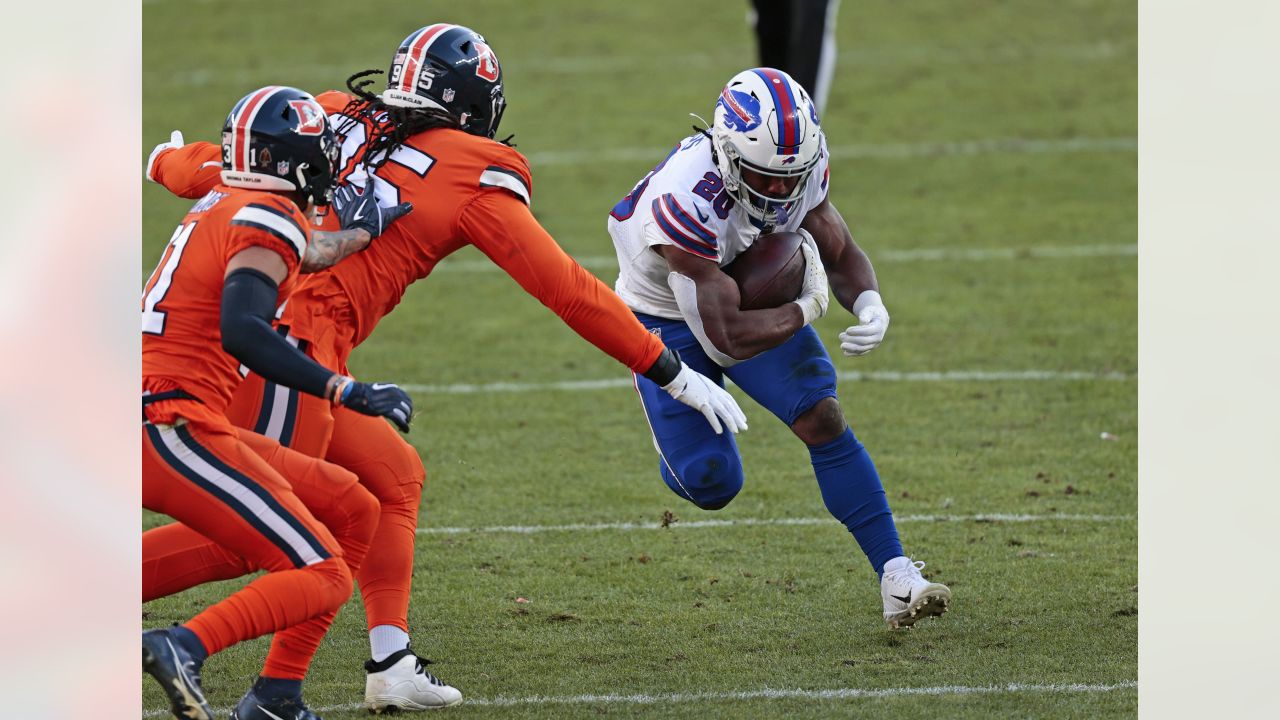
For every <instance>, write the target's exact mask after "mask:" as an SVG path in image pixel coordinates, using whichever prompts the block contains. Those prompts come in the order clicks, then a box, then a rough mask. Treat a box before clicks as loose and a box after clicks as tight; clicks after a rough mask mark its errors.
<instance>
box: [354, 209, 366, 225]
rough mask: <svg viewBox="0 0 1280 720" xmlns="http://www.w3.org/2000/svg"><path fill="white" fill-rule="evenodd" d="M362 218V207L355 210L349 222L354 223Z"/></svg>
mask: <svg viewBox="0 0 1280 720" xmlns="http://www.w3.org/2000/svg"><path fill="white" fill-rule="evenodd" d="M363 217H364V207H359V208H356V214H355V215H352V216H351V222H355V221H357V220H359V219H361V218H363Z"/></svg>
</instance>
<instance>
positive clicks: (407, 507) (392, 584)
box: [142, 341, 426, 677]
mask: <svg viewBox="0 0 1280 720" xmlns="http://www.w3.org/2000/svg"><path fill="white" fill-rule="evenodd" d="M299 346H300V348H301V349H302V350H303V351H304V352H306V353H307V354H308V355H310V356H311V357H312V358H313V359H315V360H316V361H317V362H319V363H320V364H322V365H324V366H325V367H330V368H338V369H339V371H340V372H345V359H346V354H347V352H346V351H342V350H334V349H332V348H333V344H332V343H326V342H322V343H320V344H319V346H323V347H328V348H330V349H328V350H326V351H317V350H316V349H314V348H313V346H310V345H308V344H307V343H306V342H305V341H303V342H302V343H300V344H299ZM227 417H228V419H229V420H230V421H231V422H232V423H234V424H236V425H237V426H239V427H242V428H246V429H249V430H254V431H256V432H260V433H262V434H264V435H266V436H267V437H268V438H271V439H273V440H277V441H279V442H280V444H282V445H285V446H287V447H288V448H289V449H291V450H295V451H297V452H299V453H302V454H305V455H309V456H311V457H316V458H324V459H325V460H326V461H328V462H330V463H333V464H335V465H338V466H340V467H342V468H345V469H346V470H349V471H351V472H352V473H355V476H356V478H357V479H358V480H359V483H360V485H361V486H363V487H364V488H365V489H367V490H368V491H369V492H370V493H372V494H373V496H374V497H375V498H376V499H377V500H378V503H379V505H380V509H379V521H378V524H377V531H376V532H375V534H374V536H373V540H372V542H371V543H370V546H369V553H368V555H367V556H366V557H365V559H364V562H363V563H362V564H360V565H359V567H358V570H356V579H357V580H358V581H359V587H360V593H361V595H362V597H363V600H364V606H365V615H366V621H367V622H368V627H375V626H377V625H394V626H396V627H398V628H400V629H402V630H404V631H406V632H408V630H409V622H408V614H409V594H410V588H411V580H412V576H413V548H414V541H415V539H416V536H417V527H418V512H419V508H420V505H421V502H422V488H423V483H424V481H425V478H426V470H425V469H424V468H423V465H422V459H421V458H420V457H419V456H418V452H417V451H416V450H414V448H413V446H411V445H410V444H409V443H408V442H406V441H405V440H404V439H403V438H402V437H401V436H400V434H399V433H397V432H396V430H395V428H393V427H392V426H391V425H390V424H389V423H388V422H387V421H386V420H383V419H382V418H378V417H369V416H366V415H361V414H360V413H357V412H355V411H352V410H348V409H346V408H343V407H333V406H332V405H330V404H329V402H327V401H325V400H322V399H320V398H317V397H313V396H311V395H307V394H305V393H300V392H298V391H296V390H291V389H289V388H285V387H282V386H279V385H276V384H275V383H270V382H267V381H265V380H263V379H262V378H261V377H259V376H258V375H256V374H253V373H250V374H249V376H248V377H247V378H245V380H244V382H242V383H241V384H240V387H239V388H237V390H236V392H235V395H234V397H233V399H232V402H231V406H230V407H229V408H228V409H227ZM308 500H309V498H308ZM313 509H314V508H313ZM317 516H318V517H321V519H322V520H323V521H324V522H325V523H326V524H328V522H329V521H328V520H326V519H325V518H324V517H323V516H321V515H320V513H319V512H317ZM153 540H154V541H153V542H149V543H144V545H143V548H142V561H143V583H144V595H145V594H146V593H148V592H151V593H153V594H152V595H151V597H161V596H163V595H169V594H172V593H175V592H178V591H179V590H182V589H184V588H187V587H192V586H194V585H198V584H201V583H204V582H209V581H212V580H219V579H225V578H228V577H239V576H240V575H242V574H244V572H245V571H246V570H245V568H244V561H243V560H241V559H240V558H238V557H236V556H234V555H232V554H230V553H227V552H225V551H224V550H223V549H222V548H220V547H219V546H218V545H217V543H214V542H211V541H205V542H201V541H199V539H197V538H193V537H191V536H190V535H187V534H183V533H179V532H178V531H176V530H175V531H172V532H171V533H169V534H166V535H163V536H157V537H154V538H153ZM159 563H164V564H165V571H164V573H163V575H164V576H165V577H166V578H167V581H166V584H165V585H160V584H158V583H156V584H153V585H152V586H151V587H150V588H148V587H146V585H147V583H148V578H149V577H155V576H158V575H160V573H158V572H156V570H155V567H156V566H157V565H158V564H159ZM273 677H274V676H273Z"/></svg>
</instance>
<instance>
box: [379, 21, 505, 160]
mask: <svg viewBox="0 0 1280 720" xmlns="http://www.w3.org/2000/svg"><path fill="white" fill-rule="evenodd" d="M381 98H382V102H383V104H384V105H387V106H389V107H400V108H409V109H418V110H439V111H442V112H444V113H446V114H447V115H450V116H451V117H453V118H455V119H456V120H457V121H458V125H459V126H460V127H461V128H462V129H463V130H464V131H465V132H468V133H471V134H472V135H480V136H483V137H487V138H492V137H493V135H494V133H496V132H497V131H498V123H499V122H500V121H501V120H502V111H503V110H504V109H505V108H506V106H507V101H506V99H505V98H504V97H503V96H502V66H501V65H499V64H498V56H497V55H495V54H494V52H493V49H492V48H490V47H489V45H488V43H486V42H485V40H484V38H483V37H481V35H480V34H479V33H477V32H475V31H474V30H471V29H470V28H465V27H462V26H461V25H449V24H447V23H438V24H436V25H428V26H427V27H424V28H421V29H419V30H416V31H414V32H413V34H411V35H410V36H409V37H407V38H405V39H404V42H402V43H400V48H399V49H398V50H396V54H395V57H394V58H392V59H391V73H390V75H389V76H388V78H387V89H386V90H384V91H383V92H382V95H381Z"/></svg>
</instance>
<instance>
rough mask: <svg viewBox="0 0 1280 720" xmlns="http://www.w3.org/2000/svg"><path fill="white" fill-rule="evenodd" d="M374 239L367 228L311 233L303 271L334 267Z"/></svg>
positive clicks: (310, 271)
mask: <svg viewBox="0 0 1280 720" xmlns="http://www.w3.org/2000/svg"><path fill="white" fill-rule="evenodd" d="M372 239H373V238H372V237H370V235H369V233H368V231H365V230H339V231H337V232H325V231H324V230H316V231H314V232H312V233H311V242H310V243H308V244H307V252H306V254H305V255H304V256H303V258H302V270H301V271H302V272H304V273H313V272H319V271H321V270H324V269H326V268H330V267H333V266H334V265H336V264H338V262H339V261H341V260H342V259H343V258H345V257H347V256H348V255H351V254H353V253H357V252H360V251H361V250H363V249H365V247H366V246H368V244H369V241H370V240H372Z"/></svg>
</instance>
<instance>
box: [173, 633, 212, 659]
mask: <svg viewBox="0 0 1280 720" xmlns="http://www.w3.org/2000/svg"><path fill="white" fill-rule="evenodd" d="M169 634H170V635H172V636H173V639H174V640H177V641H178V644H179V645H181V646H182V647H183V649H185V650H186V651H187V652H189V653H191V657H193V658H195V661H196V662H197V663H203V662H204V661H205V660H207V659H208V658H209V651H208V650H206V649H205V648H204V643H202V642H200V638H199V637H198V636H197V635H196V634H195V633H193V632H191V631H190V630H189V629H187V628H186V626H184V625H174V626H173V627H171V628H169Z"/></svg>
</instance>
